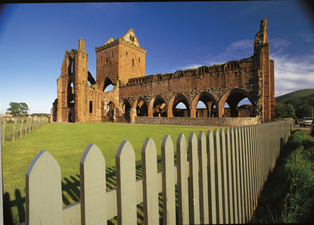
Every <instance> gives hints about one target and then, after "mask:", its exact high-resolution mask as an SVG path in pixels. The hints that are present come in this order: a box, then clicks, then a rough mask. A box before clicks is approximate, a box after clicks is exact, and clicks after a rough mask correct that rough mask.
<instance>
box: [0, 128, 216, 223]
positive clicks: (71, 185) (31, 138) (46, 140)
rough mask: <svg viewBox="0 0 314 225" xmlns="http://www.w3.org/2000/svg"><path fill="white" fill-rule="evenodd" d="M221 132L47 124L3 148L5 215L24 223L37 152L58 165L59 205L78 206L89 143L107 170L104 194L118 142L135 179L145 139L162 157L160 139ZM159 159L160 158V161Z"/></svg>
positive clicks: (110, 181) (111, 180) (109, 185)
mask: <svg viewBox="0 0 314 225" xmlns="http://www.w3.org/2000/svg"><path fill="white" fill-rule="evenodd" d="M217 128H220V127H184V126H158V125H140V124H119V123H84V124H72V123H64V124H62V123H50V124H47V125H44V126H41V127H39V128H37V129H36V130H34V131H32V132H30V133H28V134H26V135H24V136H23V137H22V138H17V139H16V140H15V141H14V142H5V144H4V145H2V162H3V189H4V190H3V191H4V199H5V204H6V207H5V208H6V210H7V211H6V212H5V213H6V214H7V215H10V214H12V216H10V217H12V218H13V224H19V223H22V222H24V221H25V172H26V170H27V168H28V166H29V164H30V163H31V161H32V160H33V158H34V157H35V156H36V155H37V154H38V153H39V151H40V150H46V151H48V152H49V153H50V154H51V155H52V156H53V157H55V159H56V160H57V162H58V163H59V165H60V167H61V177H62V181H61V182H62V194H63V204H64V206H65V205H69V204H72V203H74V202H77V201H79V198H80V190H79V189H80V187H79V185H80V177H79V166H80V165H79V162H80V159H81V156H82V154H83V152H84V150H85V148H86V147H87V146H88V144H90V143H92V144H96V145H97V146H98V147H99V149H100V150H101V151H102V152H103V154H104V157H105V160H106V165H107V189H112V188H115V155H116V151H117V149H118V147H119V145H120V143H121V142H122V141H123V140H128V141H129V142H130V143H131V145H132V147H133V149H134V151H135V156H136V161H137V170H138V172H139V173H137V178H140V177H141V174H140V173H141V164H140V159H141V149H142V145H143V143H144V140H145V139H146V137H151V138H153V140H154V141H155V144H156V147H157V154H158V156H160V154H161V149H160V146H161V142H162V139H163V137H164V135H170V136H171V138H172V141H173V143H174V147H175V143H176V139H177V137H178V135H179V133H184V135H185V137H186V139H188V137H189V134H190V132H195V133H196V135H198V133H199V131H204V132H205V133H206V131H207V130H214V129H217ZM159 158H160V157H159Z"/></svg>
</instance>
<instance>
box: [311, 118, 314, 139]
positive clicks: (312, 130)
mask: <svg viewBox="0 0 314 225" xmlns="http://www.w3.org/2000/svg"><path fill="white" fill-rule="evenodd" d="M311 135H312V136H314V120H313V122H312V124H311Z"/></svg>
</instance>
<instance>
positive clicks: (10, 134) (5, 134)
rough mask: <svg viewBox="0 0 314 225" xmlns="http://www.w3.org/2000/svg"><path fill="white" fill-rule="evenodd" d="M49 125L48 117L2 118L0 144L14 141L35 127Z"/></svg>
mask: <svg viewBox="0 0 314 225" xmlns="http://www.w3.org/2000/svg"><path fill="white" fill-rule="evenodd" d="M47 123H49V119H48V117H27V118H26V117H2V118H1V126H2V127H1V130H2V137H1V142H2V143H4V142H6V141H14V140H16V139H17V138H19V137H22V136H23V135H24V134H27V133H29V132H30V131H32V130H34V129H36V128H37V127H39V126H41V125H44V124H47Z"/></svg>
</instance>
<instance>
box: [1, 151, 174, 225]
mask: <svg viewBox="0 0 314 225" xmlns="http://www.w3.org/2000/svg"><path fill="white" fill-rule="evenodd" d="M175 164H176V156H175ZM135 166H136V180H139V179H142V161H141V160H137V161H136V163H135ZM157 171H158V172H160V171H161V156H157ZM106 179H107V183H106V190H107V191H108V190H111V189H114V188H116V170H115V166H112V167H107V168H106ZM61 186H62V201H63V204H64V205H66V206H68V205H70V204H72V203H73V202H78V201H80V175H78V174H76V175H74V176H70V177H64V178H63V179H62V181H61ZM3 196H4V198H3V199H4V221H5V222H4V224H6V225H11V224H17V223H18V224H20V223H23V222H25V197H22V196H21V192H20V190H18V189H16V190H15V198H12V197H11V196H10V194H9V193H8V192H6V193H5V194H4V195H3ZM158 200H159V217H160V224H162V193H159V195H158ZM176 204H178V203H177V186H176ZM14 207H17V211H18V212H17V214H18V215H17V216H18V218H13V216H15V215H13V214H14V213H12V212H13V208H14ZM143 220H144V215H143V203H140V204H138V205H137V221H138V224H142V223H143V222H144V221H143ZM117 223H118V222H117V217H114V218H111V219H110V220H108V224H117Z"/></svg>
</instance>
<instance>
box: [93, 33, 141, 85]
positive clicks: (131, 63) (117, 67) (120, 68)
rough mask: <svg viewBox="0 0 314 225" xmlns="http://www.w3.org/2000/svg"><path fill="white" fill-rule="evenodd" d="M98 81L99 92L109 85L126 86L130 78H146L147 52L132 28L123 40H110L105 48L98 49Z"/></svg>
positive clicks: (96, 49)
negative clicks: (118, 84)
mask: <svg viewBox="0 0 314 225" xmlns="http://www.w3.org/2000/svg"><path fill="white" fill-rule="evenodd" d="M95 51H96V60H97V61H96V80H97V83H98V84H99V90H100V91H103V90H104V89H105V88H106V87H107V86H108V85H109V84H113V85H114V86H115V85H117V81H120V82H121V84H122V85H124V84H126V83H127V82H128V80H129V79H130V78H137V77H144V76H145V56H146V50H145V49H143V48H141V47H140V44H139V42H138V40H137V38H136V36H135V34H134V31H133V29H132V28H131V29H130V30H129V31H128V32H126V34H125V35H124V36H123V37H122V38H118V39H116V40H114V39H113V38H110V39H109V40H108V41H107V42H106V43H105V44H104V45H103V46H101V47H96V48H95Z"/></svg>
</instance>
